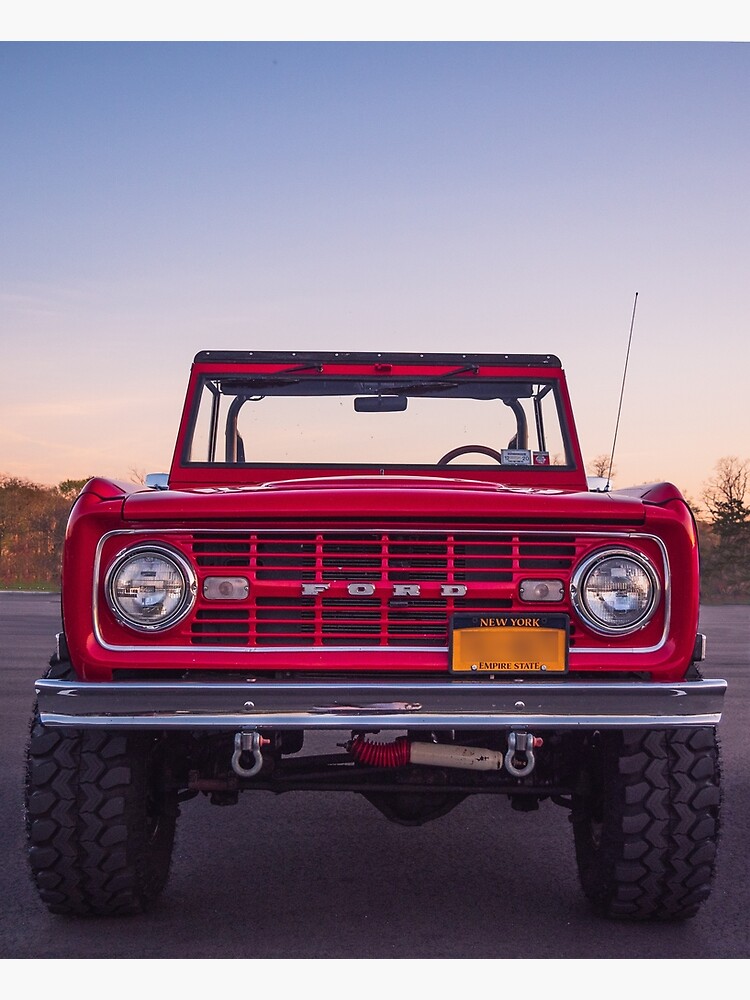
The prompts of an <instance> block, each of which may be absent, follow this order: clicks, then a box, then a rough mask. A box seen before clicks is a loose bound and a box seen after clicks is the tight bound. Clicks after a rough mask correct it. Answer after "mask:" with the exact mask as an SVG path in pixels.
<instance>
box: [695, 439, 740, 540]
mask: <svg viewBox="0 0 750 1000" xmlns="http://www.w3.org/2000/svg"><path fill="white" fill-rule="evenodd" d="M749 485H750V461H748V460H745V461H744V462H741V461H740V460H739V459H738V458H736V457H735V456H734V455H730V456H728V457H727V458H720V459H719V461H718V462H717V463H716V473H715V475H714V476H713V477H712V478H711V479H709V480H708V482H707V483H706V484H705V486H704V488H703V502H704V503H705V505H706V510H707V511H708V513H709V515H710V518H711V521H712V523H713V525H714V527H715V529H716V532H717V534H718V535H719V537H720V538H721V539H722V540H724V541H731V540H734V539H736V538H739V537H742V536H743V534H744V533H745V529H746V528H747V525H748V520H749V519H750V507H748V505H747V502H746V501H747V493H748V486H749Z"/></svg>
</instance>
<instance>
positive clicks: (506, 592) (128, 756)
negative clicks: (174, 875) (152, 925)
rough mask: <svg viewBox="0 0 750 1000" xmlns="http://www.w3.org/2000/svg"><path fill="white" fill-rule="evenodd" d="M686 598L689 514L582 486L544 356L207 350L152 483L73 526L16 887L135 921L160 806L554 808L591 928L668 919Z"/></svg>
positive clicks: (678, 828) (707, 690) (679, 786)
mask: <svg viewBox="0 0 750 1000" xmlns="http://www.w3.org/2000/svg"><path fill="white" fill-rule="evenodd" d="M698 610H699V604H698V544H697V535H696V528H695V523H694V520H693V517H692V514H691V511H690V509H689V507H688V505H687V504H686V502H685V500H684V499H683V497H682V496H681V494H680V492H679V491H678V490H677V489H676V488H675V487H674V486H672V485H670V484H668V483H659V484H651V485H648V486H640V487H637V488H632V489H625V490H618V491H617V492H611V491H607V492H593V491H591V490H590V489H589V488H588V486H587V479H586V475H585V472H584V466H583V462H582V459H581V451H580V447H579V443H578V438H577V435H576V429H575V424H574V421H573V414H572V411H571V405H570V400H569V396H568V391H567V387H566V382H565V376H564V372H563V370H562V367H561V364H560V362H559V360H558V359H557V358H556V357H553V356H551V355H533V356H517V355H503V354H500V355H473V354H450V355H437V354H399V353H395V354H389V353H382V354H374V353H367V354H366V353H345V352H342V353H295V352H287V353H281V352H279V353H276V352H273V353H270V352H254V351H247V352H225V353H222V352H214V351H205V352H202V353H200V354H199V355H198V356H197V357H196V358H195V363H194V365H193V368H192V374H191V376H190V382H189V386H188V391H187V398H186V401H185V406H184V410H183V416H182V422H181V425H180V429H179V434H178V437H177V444H176V448H175V453H174V460H173V463H172V467H171V471H170V472H169V474H168V475H162V476H154V477H149V481H148V482H147V484H146V486H134V485H132V484H126V483H118V482H112V481H108V480H104V479H93V480H91V481H90V482H89V483H88V484H87V485H86V487H85V488H84V490H83V491H82V493H81V495H80V497H79V498H78V499H77V501H76V503H75V504H74V506H73V509H72V512H71V516H70V522H69V526H68V531H67V538H66V543H65V552H64V559H63V569H62V612H63V629H64V631H63V632H62V633H61V634H60V636H59V637H58V644H57V650H56V652H55V654H54V656H53V657H52V660H51V666H50V670H49V671H48V672H47V674H46V676H45V677H44V678H43V679H41V680H39V681H37V684H36V696H37V705H36V708H35V712H34V718H33V720H32V728H31V737H30V743H29V749H28V765H27V792H26V820H27V830H28V843H29V858H30V863H31V868H32V871H33V875H34V879H35V882H36V886H37V888H38V892H39V895H40V897H41V899H42V900H43V901H44V903H45V904H46V905H47V906H48V907H49V909H50V910H51V911H52V912H54V913H66V914H104V915H109V914H119V913H133V912H139V911H141V910H143V909H145V908H146V907H147V906H148V905H149V904H151V903H152V902H153V901H154V899H155V898H156V897H157V895H158V894H159V893H160V892H161V891H162V889H163V888H164V886H165V883H166V881H167V874H168V870H169V864H170V856H171V852H172V844H173V838H174V832H175V823H176V820H177V816H178V813H179V811H180V804H181V803H183V802H185V801H187V800H189V799H190V798H192V797H194V796H198V795H206V796H208V797H210V800H211V801H212V802H214V803H216V804H222V805H223V804H227V803H233V802H236V801H237V798H238V796H239V794H240V793H241V792H250V791H256V792H258V791H264V790H265V791H271V792H277V793H278V792H286V791H304V790H311V789H317V790H320V789H323V790H326V791H334V790H335V791H345V792H359V793H361V794H362V795H364V796H365V798H366V799H368V800H369V802H371V803H372V804H373V805H374V806H375V807H376V808H377V809H378V810H380V812H381V813H382V814H384V815H385V816H386V817H387V818H388V819H390V820H393V821H395V822H398V823H403V824H409V825H416V824H421V823H424V822H425V821H427V820H431V819H434V818H436V817H439V816H441V815H444V814H445V813H446V812H448V810H450V809H452V808H454V807H455V806H456V805H458V804H459V803H460V802H461V800H462V799H464V798H465V797H466V796H468V795H483V796H486V797H489V796H493V795H495V796H497V795H500V796H507V797H508V798H509V800H510V803H511V804H512V806H513V808H515V809H519V810H522V811H532V810H535V809H537V808H538V807H539V803H540V802H543V801H549V802H553V803H556V804H558V805H560V806H562V807H563V808H565V809H567V810H569V814H570V819H571V821H572V828H573V838H574V841H575V854H576V859H577V864H578V870H579V873H580V880H581V884H582V887H583V891H584V893H585V894H586V896H587V897H588V898H589V899H590V900H591V902H592V904H593V905H594V907H595V908H596V909H597V910H598V911H599V912H600V913H601V914H604V915H606V916H609V917H619V918H626V919H647V918H652V919H662V920H665V919H672V920H674V919H682V918H685V917H690V916H692V915H693V914H695V913H696V911H697V909H698V907H699V905H700V903H701V902H702V901H703V900H704V899H705V898H706V897H707V895H708V893H709V888H710V884H711V879H712V875H713V870H714V862H715V854H716V841H717V835H718V826H719V799H720V790H719V759H718V750H717V743H716V735H715V727H716V725H717V724H718V722H719V721H720V718H721V708H722V700H723V696H724V691H725V687H726V685H725V682H724V681H721V680H703V679H701V675H700V673H699V669H698V666H697V663H698V662H699V661H701V660H702V659H703V656H704V646H705V644H704V640H703V636H701V635H700V634H699V633H698V632H697V627H698ZM306 740H307V748H305V742H306ZM311 744H312V748H311ZM327 744H330V746H329V745H327Z"/></svg>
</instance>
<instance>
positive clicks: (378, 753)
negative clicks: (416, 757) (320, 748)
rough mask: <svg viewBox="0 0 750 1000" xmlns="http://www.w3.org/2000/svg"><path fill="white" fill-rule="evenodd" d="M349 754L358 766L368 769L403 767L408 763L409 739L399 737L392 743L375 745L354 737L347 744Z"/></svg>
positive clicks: (362, 738)
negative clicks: (367, 767)
mask: <svg viewBox="0 0 750 1000" xmlns="http://www.w3.org/2000/svg"><path fill="white" fill-rule="evenodd" d="M349 753H350V754H351V755H352V757H354V759H355V760H356V761H358V762H359V763H360V764H368V765H369V766H370V767H403V766H404V765H405V764H408V763H409V739H408V737H407V736H399V737H398V739H397V740H395V741H394V742H393V743H377V742H376V741H375V740H366V739H365V738H364V736H355V737H354V739H353V740H352V741H351V742H350V744H349Z"/></svg>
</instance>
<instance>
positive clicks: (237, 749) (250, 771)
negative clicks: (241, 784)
mask: <svg viewBox="0 0 750 1000" xmlns="http://www.w3.org/2000/svg"><path fill="white" fill-rule="evenodd" d="M262 742H263V741H262V740H261V735H260V733H259V732H257V731H256V732H252V733H237V734H236V735H235V737H234V753H233V754H232V770H233V771H234V773H235V774H238V775H239V776H240V778H252V776H253V775H254V774H257V773H258V771H260V769H261V768H262V767H263V757H262V755H261V752H260V748H261V745H262ZM245 751H248V752H249V753H252V755H253V757H254V758H255V763H254V764H253V766H252V767H243V766H242V764H240V757H241V756H242V754H243V753H244V752H245Z"/></svg>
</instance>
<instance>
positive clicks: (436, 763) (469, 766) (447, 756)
mask: <svg viewBox="0 0 750 1000" xmlns="http://www.w3.org/2000/svg"><path fill="white" fill-rule="evenodd" d="M542 743H543V740H542V738H541V737H539V736H532V735H531V734H530V733H515V732H514V733H510V734H509V736H508V751H507V753H503V751H502V750H488V749H485V748H483V747H464V746H456V745H454V744H452V743H419V742H416V743H412V742H411V741H410V740H409V739H408V737H406V736H399V737H398V739H396V740H394V742H393V743H378V742H376V741H374V740H368V739H366V738H365V737H364V736H362V735H357V736H355V737H354V738H353V739H352V740H350V742H349V743H347V744H346V747H347V750H348V751H349V753H350V754H351V755H352V757H354V759H355V760H356V761H358V762H359V763H360V764H366V765H369V766H370V767H405V766H406V765H407V764H426V765H428V766H431V767H455V768H460V769H463V770H468V771H500V770H502V769H503V767H504V768H505V770H506V771H507V772H508V774H511V775H512V776H513V777H514V778H524V777H526V775H527V774H531V772H532V771H533V770H534V766H535V764H536V761H535V757H534V749H537V748H538V747H541V746H542Z"/></svg>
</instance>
